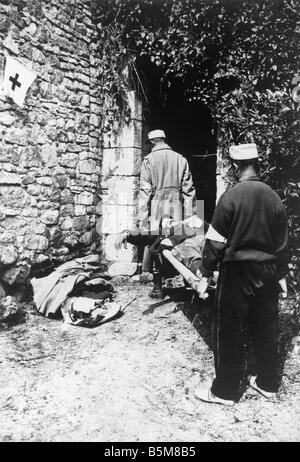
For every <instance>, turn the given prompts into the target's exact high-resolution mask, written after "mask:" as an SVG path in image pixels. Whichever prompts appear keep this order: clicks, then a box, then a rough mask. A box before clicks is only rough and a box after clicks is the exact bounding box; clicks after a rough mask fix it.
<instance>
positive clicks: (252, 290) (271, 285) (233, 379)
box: [195, 144, 288, 405]
mask: <svg viewBox="0 0 300 462" xmlns="http://www.w3.org/2000/svg"><path fill="white" fill-rule="evenodd" d="M230 157H231V161H232V166H233V168H234V170H235V175H236V176H237V178H238V180H239V182H238V184H237V185H235V186H234V187H233V188H231V189H230V190H229V191H227V192H225V193H224V194H223V195H222V196H221V198H220V200H219V202H218V204H217V207H216V210H215V213H214V216H213V218H212V222H211V225H210V227H209V229H208V232H207V234H206V243H205V246H204V250H203V262H202V266H201V268H200V270H201V273H202V275H203V277H202V279H201V281H200V284H199V286H198V287H197V290H198V292H199V294H200V296H201V297H203V296H204V294H205V292H206V289H207V285H208V282H209V278H210V276H211V275H212V274H213V271H215V270H216V269H217V267H218V265H219V266H220V274H219V278H218V286H217V294H216V313H215V325H214V359H215V372H216V378H215V380H214V381H213V384H212V386H211V387H207V388H204V387H201V386H199V387H198V389H196V391H195V397H196V398H198V399H200V400H202V401H205V402H209V403H218V404H224V405H233V404H234V403H235V401H237V399H238V393H239V385H240V379H241V377H240V373H241V354H242V345H243V332H244V325H245V322H246V321H248V323H249V327H250V332H251V334H252V338H253V345H254V354H255V359H256V367H257V375H256V376H249V377H248V380H249V383H250V386H251V387H252V388H253V389H255V390H256V391H257V392H259V393H260V394H262V395H263V396H265V397H266V398H273V397H275V396H276V392H277V390H278V386H279V377H278V344H277V327H278V322H277V312H278V296H279V292H280V291H281V290H282V291H283V292H285V295H286V282H285V279H284V278H285V274H286V272H287V263H288V250H287V241H288V230H287V220H286V215H285V210H284V206H283V204H282V202H281V200H280V198H279V197H278V195H277V194H276V193H275V192H274V191H273V190H272V189H271V188H270V187H269V186H267V185H266V184H264V183H262V182H261V181H259V179H258V177H257V170H258V154H257V149H256V145H255V144H243V145H238V146H232V147H231V148H230Z"/></svg>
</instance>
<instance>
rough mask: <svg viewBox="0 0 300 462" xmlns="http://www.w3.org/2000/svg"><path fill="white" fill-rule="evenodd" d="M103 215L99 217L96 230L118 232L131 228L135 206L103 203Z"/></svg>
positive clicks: (100, 232)
mask: <svg viewBox="0 0 300 462" xmlns="http://www.w3.org/2000/svg"><path fill="white" fill-rule="evenodd" d="M102 211H103V215H102V217H100V218H99V220H98V221H97V225H96V230H97V232H98V234H99V235H101V234H114V233H120V232H122V231H123V230H124V229H132V228H133V227H134V223H135V218H136V207H134V206H132V205H110V204H103V208H102Z"/></svg>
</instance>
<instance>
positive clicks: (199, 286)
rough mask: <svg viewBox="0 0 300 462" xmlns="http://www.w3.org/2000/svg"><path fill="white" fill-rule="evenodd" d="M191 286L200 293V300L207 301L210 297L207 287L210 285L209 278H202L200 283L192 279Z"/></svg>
mask: <svg viewBox="0 0 300 462" xmlns="http://www.w3.org/2000/svg"><path fill="white" fill-rule="evenodd" d="M188 282H189V284H190V286H191V287H192V288H193V289H194V290H195V291H196V292H197V293H198V295H199V298H202V299H203V300H205V299H206V298H207V297H208V293H207V292H206V291H207V287H208V285H209V278H206V277H202V278H201V279H200V281H195V280H194V279H191V280H189V281H188Z"/></svg>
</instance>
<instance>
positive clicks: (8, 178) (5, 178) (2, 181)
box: [0, 173, 22, 185]
mask: <svg viewBox="0 0 300 462" xmlns="http://www.w3.org/2000/svg"><path fill="white" fill-rule="evenodd" d="M21 183H22V180H21V178H20V177H19V175H16V174H13V173H11V174H6V173H5V174H3V173H0V185H19V184H21Z"/></svg>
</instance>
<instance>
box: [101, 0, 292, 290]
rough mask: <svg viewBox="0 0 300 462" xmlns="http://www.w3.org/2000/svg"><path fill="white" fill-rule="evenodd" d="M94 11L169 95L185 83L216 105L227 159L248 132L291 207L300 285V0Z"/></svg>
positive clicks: (151, 4)
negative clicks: (155, 72)
mask: <svg viewBox="0 0 300 462" xmlns="http://www.w3.org/2000/svg"><path fill="white" fill-rule="evenodd" d="M96 7H97V10H98V12H100V15H101V18H102V19H101V24H102V27H103V30H107V28H108V27H111V25H112V24H114V27H117V28H118V29H117V30H118V35H117V36H115V38H116V40H117V41H118V43H120V44H122V47H124V50H126V51H123V52H122V53H123V56H127V54H128V55H129V56H130V59H131V60H132V58H134V57H139V56H143V57H146V58H147V59H149V60H150V61H151V62H152V63H153V64H154V65H155V66H157V68H158V69H159V71H160V75H161V85H162V89H163V94H164V95H167V93H168V91H169V89H170V87H171V86H172V85H174V82H176V81H178V80H180V81H181V82H182V83H183V85H184V88H185V94H186V98H187V99H188V100H190V101H201V102H203V103H205V104H206V105H207V106H208V107H209V108H210V110H211V113H212V114H213V116H214V118H215V121H216V123H217V124H218V127H219V136H218V138H219V142H218V145H219V148H220V150H221V152H222V155H223V157H224V161H226V158H227V156H228V147H229V146H230V145H231V144H233V143H243V142H247V140H249V134H252V136H253V137H254V140H255V142H256V143H257V145H258V148H259V152H260V154H261V159H262V160H261V167H262V176H263V179H264V180H265V181H266V182H268V183H269V184H270V185H271V186H272V187H273V188H274V189H275V190H276V191H277V192H278V193H279V194H280V196H281V198H282V199H283V201H284V203H285V205H286V209H287V212H288V217H289V226H290V238H291V239H290V243H291V252H292V263H291V276H292V278H291V280H292V281H293V283H294V284H296V280H297V278H298V283H299V282H300V281H299V270H298V273H297V268H298V269H299V266H300V265H299V263H300V249H299V247H300V244H299V242H300V217H299V215H300V211H299V209H300V182H299V179H300V178H299V171H300V156H299V145H300V131H299V107H300V105H298V106H297V103H299V101H295V100H293V98H292V95H293V93H292V92H293V91H294V92H295V88H294V87H295V85H294V86H293V85H292V83H291V82H292V79H293V78H295V76H297V75H299V74H300V70H299V56H300V53H299V51H300V44H299V37H300V36H299V19H300V17H299V15H300V4H299V2H298V0H247V1H240V0H210V1H209V0H206V1H205V0H176V1H175V0H165V1H158V0H98V3H97V2H96ZM297 22H298V26H297ZM297 31H298V32H297ZM130 59H129V60H130ZM131 62H133V61H131ZM115 71H116V74H118V69H117V67H116V68H115ZM298 81H300V77H299V79H298ZM294 94H295V93H294ZM294 99H295V98H294ZM299 99H300V98H298V100H299ZM297 274H298V276H297Z"/></svg>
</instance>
